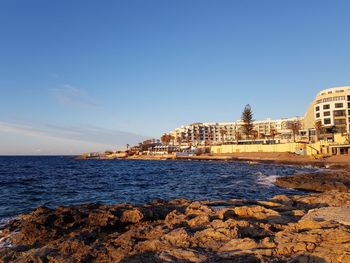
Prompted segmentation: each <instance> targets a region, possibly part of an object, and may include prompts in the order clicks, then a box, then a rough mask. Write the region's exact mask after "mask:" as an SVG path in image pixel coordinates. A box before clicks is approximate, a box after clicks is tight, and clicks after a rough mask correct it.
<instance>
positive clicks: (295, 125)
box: [288, 121, 301, 142]
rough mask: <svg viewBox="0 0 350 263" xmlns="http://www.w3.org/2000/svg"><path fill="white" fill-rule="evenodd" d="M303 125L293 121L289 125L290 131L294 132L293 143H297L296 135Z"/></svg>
mask: <svg viewBox="0 0 350 263" xmlns="http://www.w3.org/2000/svg"><path fill="white" fill-rule="evenodd" d="M300 128H301V125H300V122H299V121H291V122H289V123H288V129H290V130H292V133H293V141H294V142H295V135H296V134H297V133H298V132H299V131H300Z"/></svg>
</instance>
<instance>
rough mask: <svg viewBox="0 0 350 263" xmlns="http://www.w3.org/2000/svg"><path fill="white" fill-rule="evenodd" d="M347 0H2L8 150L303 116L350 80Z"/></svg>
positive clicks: (2, 92)
mask: <svg viewBox="0 0 350 263" xmlns="http://www.w3.org/2000/svg"><path fill="white" fill-rule="evenodd" d="M349 10H350V2H349V1H330V0H329V1H323V0H308V1H303V0H293V1H291V0H290V1H279V0H266V1H260V0H256V1H252V0H244V1H243V0H241V1H238V0H236V1H231V0H219V1H217V0H210V1H209V0H176V1H175V0H167V1H165V0H147V1H146V0H124V1H121V0H120V1H118V0H113V1H111V0H104V1H97V0H91V1H85V0H84V1H83V0H53V1H46V0H32V1H23V0H2V1H0V154H79V153H81V152H85V151H101V150H107V149H108V150H115V149H118V148H121V147H124V146H125V144H126V143H129V144H136V143H137V142H139V141H142V140H143V139H145V138H150V137H159V136H161V135H162V134H163V133H164V132H168V131H170V130H172V129H174V128H176V127H179V126H181V125H184V124H189V123H192V122H221V121H224V122H229V121H235V120H237V119H239V118H240V116H241V113H242V110H243V108H244V106H245V105H246V104H250V105H251V107H252V110H253V113H254V118H255V119H264V118H283V117H292V116H303V115H304V113H305V111H306V109H307V107H308V106H309V104H310V102H311V101H312V100H313V98H314V97H315V95H316V93H317V92H318V91H319V90H322V89H325V88H329V87H333V86H341V85H350V80H349V78H350V63H349V61H350V48H349V43H350V16H349V15H348V12H349Z"/></svg>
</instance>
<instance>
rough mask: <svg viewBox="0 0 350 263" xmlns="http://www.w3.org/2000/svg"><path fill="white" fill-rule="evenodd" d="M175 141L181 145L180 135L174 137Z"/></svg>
mask: <svg viewBox="0 0 350 263" xmlns="http://www.w3.org/2000/svg"><path fill="white" fill-rule="evenodd" d="M176 142H177V144H178V145H180V146H181V143H182V137H181V136H178V137H176Z"/></svg>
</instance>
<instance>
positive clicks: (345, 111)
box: [304, 86, 350, 134]
mask: <svg viewBox="0 0 350 263" xmlns="http://www.w3.org/2000/svg"><path fill="white" fill-rule="evenodd" d="M317 122H319V124H318V125H321V126H322V128H323V129H324V130H325V131H324V132H325V133H326V134H331V133H333V134H334V133H341V134H348V133H349V132H350V86H342V87H334V88H329V89H325V90H322V91H320V92H319V93H318V94H317V95H316V98H315V99H314V100H313V102H312V103H311V105H310V106H309V108H308V110H307V112H306V114H305V118H304V126H305V128H306V129H315V125H316V123H317Z"/></svg>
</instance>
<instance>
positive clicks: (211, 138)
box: [208, 131, 214, 145]
mask: <svg viewBox="0 0 350 263" xmlns="http://www.w3.org/2000/svg"><path fill="white" fill-rule="evenodd" d="M213 135H214V133H213V132H212V131H210V132H209V134H208V139H209V145H211V144H212V142H213V139H214V138H213Z"/></svg>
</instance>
